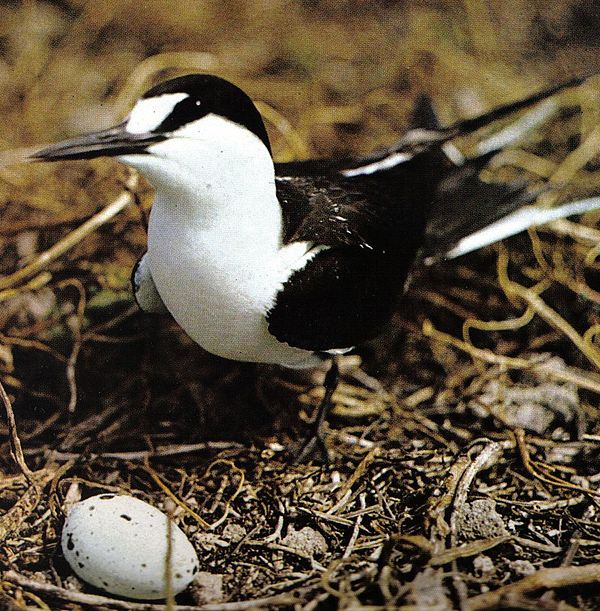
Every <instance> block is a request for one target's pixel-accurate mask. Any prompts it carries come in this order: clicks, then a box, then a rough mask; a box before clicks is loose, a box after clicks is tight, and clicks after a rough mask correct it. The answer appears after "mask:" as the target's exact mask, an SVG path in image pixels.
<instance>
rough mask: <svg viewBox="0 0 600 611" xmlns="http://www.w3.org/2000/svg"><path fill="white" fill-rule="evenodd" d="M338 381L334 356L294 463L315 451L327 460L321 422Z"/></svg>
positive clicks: (329, 406)
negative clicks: (306, 434)
mask: <svg viewBox="0 0 600 611" xmlns="http://www.w3.org/2000/svg"><path fill="white" fill-rule="evenodd" d="M339 381H340V370H339V367H338V363H337V359H336V357H333V358H332V360H331V367H330V368H329V371H328V372H327V373H326V375H325V381H324V382H323V386H324V387H325V396H324V397H323V399H322V400H321V403H320V404H319V407H318V408H317V417H316V418H315V421H314V422H313V424H312V432H311V434H310V436H309V437H308V438H307V439H306V441H305V442H304V444H303V445H302V447H301V448H300V451H299V452H298V453H297V455H296V457H295V460H294V462H295V463H296V464H298V463H301V462H304V461H305V460H306V459H308V458H311V456H313V454H315V453H317V454H318V455H319V456H320V458H321V459H322V460H323V462H328V461H329V454H328V453H327V446H326V445H325V439H324V436H323V423H324V422H325V419H326V418H327V416H328V414H329V412H330V410H331V407H332V403H331V398H332V397H333V393H334V392H335V389H336V388H337V386H338V383H339Z"/></svg>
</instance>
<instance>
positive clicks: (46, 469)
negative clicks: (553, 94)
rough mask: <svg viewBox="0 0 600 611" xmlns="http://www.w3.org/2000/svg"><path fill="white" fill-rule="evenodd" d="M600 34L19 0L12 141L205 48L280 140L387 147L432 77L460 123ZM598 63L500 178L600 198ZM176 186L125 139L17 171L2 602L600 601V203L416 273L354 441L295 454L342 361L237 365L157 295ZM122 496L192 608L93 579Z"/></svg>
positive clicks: (1, 359) (407, 605) (300, 5)
mask: <svg viewBox="0 0 600 611" xmlns="http://www.w3.org/2000/svg"><path fill="white" fill-rule="evenodd" d="M599 28H600V9H599V8H598V6H597V3H594V2H592V1H589V2H584V1H578V2H567V1H555V2H547V3H542V2H526V1H524V0H507V1H505V2H501V3H500V2H488V3H486V2H484V0H463V1H461V2H449V1H448V2H446V1H442V0H430V1H425V0H422V1H406V2H392V1H386V0H379V1H376V2H372V1H366V0H354V1H353V2H346V1H345V0H342V1H335V2H334V1H332V0H322V1H319V0H304V1H303V2H289V1H287V2H286V1H283V0H249V1H244V2H242V1H240V0H221V1H219V2H217V1H208V2H187V3H182V2H168V1H166V0H143V1H142V0H138V1H137V2H132V1H130V0H127V1H120V2H116V1H110V0H96V1H91V0H90V1H85V0H56V1H54V2H42V1H39V0H22V1H9V0H5V1H3V2H0V85H1V87H0V111H1V113H2V114H1V116H2V119H3V120H2V122H1V123H0V150H3V151H13V150H14V149H20V148H21V147H31V146H34V145H40V144H43V143H46V142H51V141H54V140H57V139H59V138H62V137H67V136H70V135H75V134H78V133H81V132H84V131H88V130H93V129H98V128H102V127H108V126H109V125H110V124H112V123H113V122H115V121H116V120H117V119H120V118H121V117H122V116H123V115H124V114H125V113H126V112H127V110H128V108H129V106H130V104H131V102H132V100H134V99H135V98H136V96H137V95H139V94H140V93H141V92H143V91H144V90H145V89H146V88H147V87H148V86H149V85H151V84H154V83H156V82H158V81H160V80H161V79H164V78H166V77H170V76H173V75H176V74H182V73H186V72H193V71H202V72H212V73H217V74H219V75H221V76H223V77H225V78H228V79H230V80H232V81H234V82H235V83H236V84H238V85H240V86H241V87H242V88H244V89H245V90H246V91H247V92H248V93H249V94H250V95H251V96H252V97H253V98H254V99H256V100H257V102H258V104H259V107H260V110H261V112H262V113H263V115H264V117H265V119H266V122H267V124H268V128H269V132H270V135H271V138H272V142H273V150H274V155H275V157H276V158H277V159H278V160H289V159H297V158H305V157H309V156H329V155H336V154H340V155H341V154H348V153H358V152H368V151H370V150H373V149H374V148H376V147H377V146H380V145H382V144H390V143H392V142H393V141H394V140H395V139H396V138H397V137H398V136H399V135H400V134H401V133H402V130H403V129H405V128H406V126H407V124H408V116H409V114H410V112H411V109H412V105H413V102H414V100H415V99H416V98H417V96H418V95H420V94H422V93H426V94H428V95H430V96H431V98H432V99H433V102H434V104H435V107H436V109H437V110H438V112H439V115H440V117H441V119H442V121H443V122H444V123H450V122H452V121H455V120H457V119H459V118H464V117H467V116H472V115H474V114H476V113H478V112H482V111H484V110H487V109H490V108H492V107H493V106H495V105H498V104H501V103H505V102H509V101H512V100H515V99H517V98H519V97H520V96H524V95H527V94H530V93H532V92H534V91H535V90H537V89H541V88H543V87H544V86H547V85H549V84H551V83H556V82H559V81H561V80H563V79H566V78H568V77H570V76H573V75H575V74H580V73H588V72H592V71H594V70H598V69H600V54H599V51H600V43H598V37H597V32H598V31H599ZM599 83H600V80H599V79H598V78H592V79H590V80H589V81H588V82H587V83H586V84H584V85H583V86H581V87H578V88H576V89H573V90H570V91H567V92H565V93H564V94H562V95H561V96H560V97H559V98H557V101H558V102H559V106H560V107H559V110H558V112H557V113H555V115H554V116H553V117H552V118H551V119H549V120H548V121H547V123H546V124H545V125H544V126H542V127H541V128H540V129H539V130H538V131H537V133H536V134H535V135H533V136H532V137H530V138H529V139H528V140H527V142H525V143H524V144H523V147H522V148H519V149H514V150H511V151H507V152H504V153H502V154H501V155H499V156H497V157H496V158H495V159H494V160H493V162H492V163H491V166H490V167H488V168H487V169H485V170H484V173H483V177H484V178H487V179H491V178H494V179H509V178H513V177H515V176H516V175H519V176H522V177H524V178H525V179H526V180H527V181H528V182H529V184H530V186H531V188H533V189H536V188H540V187H542V186H550V187H551V188H550V189H547V188H546V189H544V190H543V192H542V194H541V195H540V200H542V201H541V202H540V203H541V204H545V205H552V204H556V203H561V202H565V201H569V200H572V199H577V198H580V197H584V196H589V195H594V194H596V195H597V194H598V193H599V191H600V157H599V156H598V150H599V146H600V99H599V98H598V84H599ZM475 142H476V139H473V138H471V139H465V140H464V141H461V142H457V143H456V144H457V145H458V146H459V147H460V148H461V150H464V151H466V152H468V151H469V149H470V148H472V147H473V146H474V143H475ZM12 154H13V153H10V155H12ZM7 159H9V154H7V153H6V152H5V153H1V152H0V160H3V161H2V163H6V161H7ZM151 202H152V190H151V188H150V187H149V186H148V185H147V184H145V183H144V182H143V181H142V180H141V179H139V178H138V177H136V176H134V175H132V174H131V173H130V172H129V171H128V170H127V169H126V168H124V167H122V166H119V165H118V164H117V163H116V162H113V161H111V160H97V161H93V162H69V163H61V164H56V165H43V164H38V165H31V164H27V165H4V166H2V167H0V218H1V222H0V272H1V273H2V276H1V277H0V301H1V303H2V305H1V308H0V379H1V381H2V386H3V388H4V389H5V391H6V393H0V399H1V404H2V413H3V414H4V415H5V418H3V419H2V423H1V424H0V434H1V435H2V437H1V440H0V569H1V570H2V580H1V581H0V608H3V609H4V608H6V609H25V608H27V609H88V608H94V609H103V608H104V609H167V608H169V609H225V610H227V609H229V610H241V609H257V608H265V609H275V608H294V609H298V610H300V609H303V610H310V609H337V608H341V609H362V608H364V609H407V610H408V609H410V610H420V609H439V610H442V609H462V610H465V611H469V610H476V609H492V608H511V609H550V610H553V609H556V610H559V609H560V610H561V611H564V610H568V609H590V610H592V609H600V504H599V501H600V487H599V480H600V456H599V452H598V450H599V449H600V420H599V415H600V409H599V406H600V401H599V399H598V397H599V396H600V371H599V369H600V341H599V339H598V338H599V336H600V261H599V260H598V255H599V254H600V225H599V215H592V214H590V215H587V216H586V217H584V218H581V219H575V220H573V221H561V222H557V223H554V224H553V225H551V226H549V227H545V228H543V229H542V230H539V231H531V232H530V233H529V234H526V235H522V236H518V237H516V238H513V239H511V240H509V241H507V242H505V243H504V244H502V245H495V246H493V247H490V248H487V249H485V250H484V251H482V252H479V253H475V254H473V255H469V256H467V257H464V258H462V259H460V260H457V261H455V262H452V263H445V264H440V265H437V266H434V267H432V268H430V269H427V270H417V271H416V273H415V278H414V280H413V282H412V285H411V287H410V289H409V291H408V293H407V295H406V297H405V298H404V299H403V301H402V303H401V304H399V307H398V310H397V312H396V314H395V316H394V318H393V320H392V321H391V322H390V324H389V325H388V326H387V328H386V329H385V331H384V333H383V334H382V335H381V336H380V337H379V338H378V339H377V340H375V341H373V342H371V343H369V344H368V345H365V346H361V347H360V349H359V350H358V351H357V354H355V355H352V356H348V357H345V358H344V359H342V362H341V368H342V374H343V382H342V384H341V386H340V388H339V390H338V392H337V393H336V395H335V396H334V399H335V404H336V405H335V409H334V413H333V415H332V416H331V418H330V420H329V422H328V425H327V429H326V434H327V444H328V448H329V450H330V453H331V456H332V460H331V462H330V463H329V464H328V465H320V464H302V465H293V464H292V458H291V451H292V450H293V448H294V447H295V446H296V445H297V443H298V441H299V440H300V439H302V438H303V436H304V435H306V433H307V431H308V424H307V423H308V422H309V420H310V418H311V416H312V414H313V411H314V408H315V406H316V405H317V403H318V401H319V398H320V397H321V396H322V393H323V389H322V386H321V385H320V384H321V383H322V381H323V376H324V371H318V372H314V373H308V374H306V373H297V372H293V371H286V370H282V369H280V368H277V367H266V366H253V365H240V364H236V363H231V362H227V361H224V360H222V359H219V358H217V357H214V356H211V355H209V354H207V353H205V352H204V351H202V350H201V349H200V348H199V347H198V346H196V345H195V344H193V343H192V342H191V340H190V339H189V338H187V337H186V336H185V335H184V334H183V332H182V331H181V330H180V329H179V328H178V327H177V325H176V324H175V323H174V322H173V321H172V320H170V319H169V318H168V317H151V316H144V315H142V314H140V313H139V312H138V311H137V308H136V307H135V305H134V303H133V301H132V298H131V295H130V292H129V274H130V270H131V267H132V265H133V264H134V262H135V261H136V259H137V258H138V257H139V256H140V255H141V254H142V253H143V252H144V250H145V224H146V220H147V215H148V211H149V208H150V206H151ZM107 490H108V491H113V492H121V493H128V494H133V495H135V496H136V497H138V498H141V499H143V500H146V501H148V502H150V503H151V504H153V505H155V506H157V507H159V508H162V509H163V510H167V511H169V512H170V513H171V514H172V515H173V516H174V518H175V520H176V521H177V523H178V524H179V525H180V526H181V528H182V529H183V530H184V532H185V533H186V534H187V535H188V536H189V537H190V539H191V541H192V542H193V544H194V546H195V548H196V549H197V551H198V553H199V556H200V561H201V570H200V573H199V575H198V577H197V579H196V581H195V582H194V584H193V586H192V587H191V588H190V589H189V590H188V591H186V592H185V593H183V594H181V595H179V596H178V597H177V600H176V601H167V604H166V605H162V604H153V605H150V604H145V603H139V602H132V601H124V600H117V599H115V598H112V597H110V596H108V595H106V594H105V593H103V592H101V591H99V590H95V589H93V588H92V587H91V586H88V585H86V584H84V583H82V582H81V581H79V580H78V579H77V578H76V577H75V576H74V575H73V573H72V571H71V570H70V568H69V566H68V565H67V563H66V561H65V560H64V558H63V557H62V553H61V550H60V544H59V541H60V532H61V527H62V523H63V521H64V513H65V507H66V505H67V504H68V503H70V502H73V501H74V500H77V499H78V498H85V497H88V496H90V495H92V494H97V493H100V492H102V491H107ZM199 518H201V519H199Z"/></svg>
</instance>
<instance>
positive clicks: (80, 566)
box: [77, 562, 85, 569]
mask: <svg viewBox="0 0 600 611" xmlns="http://www.w3.org/2000/svg"><path fill="white" fill-rule="evenodd" d="M77 564H78V565H79V568H80V569H82V568H83V567H84V566H85V564H83V562H78V563H77Z"/></svg>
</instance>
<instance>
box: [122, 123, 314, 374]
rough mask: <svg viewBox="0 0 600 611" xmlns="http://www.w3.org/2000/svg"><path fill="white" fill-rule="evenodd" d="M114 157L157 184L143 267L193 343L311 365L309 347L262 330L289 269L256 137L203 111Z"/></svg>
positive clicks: (268, 169) (267, 163) (265, 156)
mask: <svg viewBox="0 0 600 611" xmlns="http://www.w3.org/2000/svg"><path fill="white" fill-rule="evenodd" d="M121 160H122V161H123V162H124V163H127V164H128V165H131V166H134V167H136V168H137V169H139V170H140V172H141V173H142V174H144V175H145V176H146V177H147V178H148V180H149V181H150V182H151V184H152V185H153V186H154V187H155V189H156V198H155V202H154V205H153V207H152V212H151V215H150V224H149V228H148V264H149V268H150V272H151V274H152V277H153V279H154V282H155V284H156V287H157V289H158V292H159V294H160V296H161V298H162V300H163V301H164V303H165V305H166V306H167V308H168V309H169V311H170V312H171V314H173V316H174V318H175V319H176V320H177V322H178V323H179V324H180V325H181V326H182V327H183V328H184V330H185V331H186V332H187V333H188V334H189V335H190V336H191V337H192V339H194V340H195V341H196V342H197V343H199V344H200V345H201V346H203V347H204V348H205V349H206V350H208V351H209V352H213V353H214V354H218V355H220V356H223V357H226V358H230V359H235V360H243V361H255V362H270V363H280V364H284V365H289V366H305V365H306V364H308V361H310V363H311V364H314V357H312V355H311V354H310V353H308V352H306V351H304V350H299V349H296V348H290V347H289V346H288V345H286V344H282V343H280V342H278V341H277V340H276V339H275V338H273V337H272V336H271V335H270V334H269V333H268V330H267V323H266V320H265V314H266V312H267V311H268V309H269V308H270V307H271V306H272V305H273V303H274V300H275V296H276V293H277V291H278V290H280V288H281V286H282V283H283V282H284V281H285V280H286V279H287V277H288V276H289V273H290V271H289V261H288V260H286V257H285V256H283V257H282V253H284V252H285V250H286V249H285V248H284V249H282V248H281V246H282V244H281V235H282V216H281V208H280V205H279V202H278V201H277V197H276V193H275V177H274V166H273V161H272V159H271V155H270V153H269V151H268V150H267V148H266V147H265V145H264V144H263V143H262V141H261V140H260V139H259V138H258V137H257V136H255V135H254V134H253V133H251V132H250V131H248V130H246V129H245V128H243V127H241V126H239V125H237V124H235V123H233V122H230V121H228V120H226V119H224V118H222V117H218V116H216V115H207V116H206V117H203V118H202V119H199V120H198V121H196V122H194V123H191V124H188V125H186V126H185V127H184V128H182V129H180V130H178V131H177V132H175V133H174V134H173V137H171V138H169V139H168V140H165V141H164V142H160V143H158V144H155V145H152V146H151V147H150V148H149V154H146V155H127V156H124V157H121ZM287 258H289V257H287Z"/></svg>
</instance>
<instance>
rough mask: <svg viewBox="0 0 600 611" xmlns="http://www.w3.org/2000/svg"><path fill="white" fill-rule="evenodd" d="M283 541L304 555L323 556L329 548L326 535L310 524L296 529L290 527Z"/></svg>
mask: <svg viewBox="0 0 600 611" xmlns="http://www.w3.org/2000/svg"><path fill="white" fill-rule="evenodd" d="M281 543H282V544H283V545H285V546H286V547H289V548H291V549H293V550H294V551H297V552H299V553H301V554H302V555H304V556H309V557H311V558H312V557H313V556H322V555H323V554H325V553H326V552H327V550H328V547H327V541H325V537H323V535H322V534H321V533H320V532H318V531H316V530H315V529H314V528H311V527H310V526H305V527H304V528H301V529H300V530H295V529H294V527H293V526H290V527H289V528H288V532H287V535H286V536H285V537H284V538H283V539H282V541H281Z"/></svg>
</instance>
